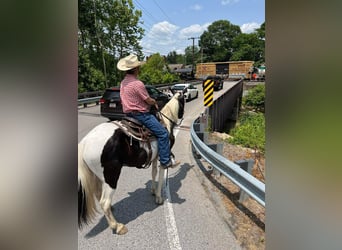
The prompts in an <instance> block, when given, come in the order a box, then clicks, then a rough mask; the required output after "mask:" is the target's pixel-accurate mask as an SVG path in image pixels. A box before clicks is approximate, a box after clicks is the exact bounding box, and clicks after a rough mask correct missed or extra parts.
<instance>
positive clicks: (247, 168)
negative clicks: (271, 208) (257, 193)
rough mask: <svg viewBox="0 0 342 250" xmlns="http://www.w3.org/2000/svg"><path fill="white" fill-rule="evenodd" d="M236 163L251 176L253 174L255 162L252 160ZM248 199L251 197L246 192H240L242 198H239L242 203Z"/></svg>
mask: <svg viewBox="0 0 342 250" xmlns="http://www.w3.org/2000/svg"><path fill="white" fill-rule="evenodd" d="M235 163H236V164H237V165H239V166H240V167H241V168H242V169H243V170H245V171H246V172H248V173H249V174H252V168H253V165H254V160H252V159H248V160H238V161H235ZM248 197H249V195H248V194H247V193H246V192H245V191H243V190H240V198H239V202H240V203H242V202H244V201H245V200H246V199H247V198H248Z"/></svg>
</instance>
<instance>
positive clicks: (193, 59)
mask: <svg viewBox="0 0 342 250" xmlns="http://www.w3.org/2000/svg"><path fill="white" fill-rule="evenodd" d="M190 39H192V69H191V74H192V77H194V68H195V39H199V37H190V38H188V40H190Z"/></svg>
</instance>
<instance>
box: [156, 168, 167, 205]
mask: <svg viewBox="0 0 342 250" xmlns="http://www.w3.org/2000/svg"><path fill="white" fill-rule="evenodd" d="M164 172H165V169H164V168H162V167H159V179H158V187H157V192H156V193H155V194H156V203H157V204H163V202H164V199H163V197H162V195H161V190H162V187H163V183H164Z"/></svg>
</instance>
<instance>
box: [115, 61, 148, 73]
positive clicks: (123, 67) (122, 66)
mask: <svg viewBox="0 0 342 250" xmlns="http://www.w3.org/2000/svg"><path fill="white" fill-rule="evenodd" d="M143 64H144V62H140V61H138V62H135V63H134V64H132V65H129V66H127V65H126V64H125V62H124V61H119V62H118V64H117V68H118V69H119V70H121V71H127V70H131V69H134V68H136V67H139V66H141V65H143Z"/></svg>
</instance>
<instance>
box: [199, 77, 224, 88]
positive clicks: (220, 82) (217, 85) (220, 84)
mask: <svg viewBox="0 0 342 250" xmlns="http://www.w3.org/2000/svg"><path fill="white" fill-rule="evenodd" d="M207 80H213V81H214V90H220V89H222V88H223V79H222V78H221V77H220V76H207V77H206V78H205V79H204V80H203V83H202V87H203V89H204V83H205V81H207Z"/></svg>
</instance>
